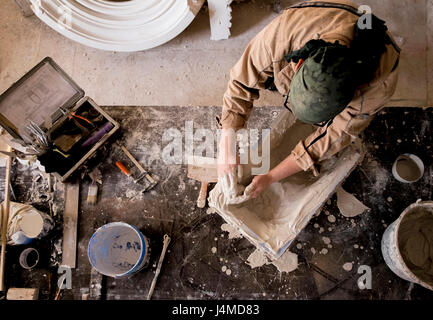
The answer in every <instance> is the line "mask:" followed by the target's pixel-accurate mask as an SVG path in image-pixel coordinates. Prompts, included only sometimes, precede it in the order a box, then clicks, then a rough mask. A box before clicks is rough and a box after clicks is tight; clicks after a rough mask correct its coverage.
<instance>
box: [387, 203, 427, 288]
mask: <svg viewBox="0 0 433 320" xmlns="http://www.w3.org/2000/svg"><path fill="white" fill-rule="evenodd" d="M421 210H422V211H421ZM424 212H425V215H426V216H429V215H432V216H433V201H423V202H420V201H418V202H416V203H414V204H411V205H410V206H409V207H407V208H406V209H405V210H404V211H403V212H402V214H401V215H400V217H399V218H398V219H397V220H396V221H394V222H393V223H392V224H390V225H389V226H388V228H387V229H386V230H385V233H384V234H383V237H382V242H381V249H382V255H383V258H384V260H385V263H386V264H387V265H388V267H389V268H390V269H391V270H392V271H393V272H394V273H395V274H396V275H398V276H399V277H400V278H402V279H404V280H407V281H410V282H414V283H417V284H420V285H421V286H423V287H425V288H427V289H430V290H433V279H427V278H425V279H423V278H421V277H420V276H417V275H416V274H415V273H414V272H413V270H412V269H411V268H410V266H409V264H408V263H406V261H407V258H405V257H404V255H403V253H402V250H401V249H402V248H401V243H400V242H399V240H401V238H400V237H399V236H400V231H401V226H402V224H405V223H406V222H408V223H411V220H409V221H408V220H407V218H408V217H411V218H412V219H418V218H421V217H422V216H423V215H424ZM415 215H416V216H415ZM418 215H419V216H418ZM405 259H406V261H405Z"/></svg>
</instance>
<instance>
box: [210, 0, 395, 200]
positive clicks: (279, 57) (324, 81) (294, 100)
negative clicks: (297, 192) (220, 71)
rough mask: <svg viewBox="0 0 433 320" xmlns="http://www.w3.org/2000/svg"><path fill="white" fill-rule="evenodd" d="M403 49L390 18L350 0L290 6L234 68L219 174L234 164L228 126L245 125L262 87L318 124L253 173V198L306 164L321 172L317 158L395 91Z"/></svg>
mask: <svg viewBox="0 0 433 320" xmlns="http://www.w3.org/2000/svg"><path fill="white" fill-rule="evenodd" d="M360 17H361V18H360ZM360 19H366V20H365V21H359V23H358V20H360ZM368 19H370V20H368ZM369 21H370V23H369ZM369 24H370V25H369ZM399 52H400V49H399V48H398V47H397V45H396V44H395V43H394V41H393V40H392V37H391V36H390V35H389V33H388V32H387V28H386V26H385V23H384V22H383V21H382V20H380V19H378V18H376V17H375V16H374V15H368V16H362V14H360V13H358V6H357V5H355V4H353V3H351V2H348V1H342V0H330V1H327V2H323V1H308V2H303V3H301V4H298V5H294V6H292V7H289V8H288V9H286V10H285V11H284V13H282V14H281V15H280V16H279V17H277V18H276V19H275V20H273V21H272V22H271V23H270V24H269V25H268V26H267V27H266V28H265V29H264V30H262V31H261V32H260V33H259V34H258V35H257V36H256V37H255V38H253V40H252V41H251V42H250V43H249V45H248V46H247V48H246V50H245V52H244V53H243V55H242V57H241V59H240V60H239V61H238V62H237V64H236V65H235V66H234V67H233V69H232V70H231V73H230V81H229V84H228V88H227V91H226V92H225V94H224V100H223V110H222V117H221V121H220V124H221V126H222V128H223V131H222V132H223V134H222V137H223V139H221V143H220V146H219V147H220V153H221V154H222V157H223V158H224V159H226V161H225V162H223V163H222V164H220V165H219V166H218V173H219V175H220V176H224V175H226V174H227V173H229V172H230V170H231V169H232V168H233V167H234V164H233V163H234V161H230V159H234V158H235V156H236V155H233V154H231V153H230V151H228V150H231V149H230V148H228V147H227V142H228V143H230V141H229V140H230V139H231V138H228V137H229V136H230V135H229V134H228V132H229V129H234V130H238V129H241V128H244V127H245V125H246V122H247V120H248V118H249V116H250V114H251V111H252V106H253V101H254V100H256V99H258V98H259V92H260V90H263V89H270V88H272V87H274V88H276V89H277V90H278V92H279V93H280V94H282V95H283V96H285V98H286V99H285V103H284V105H285V106H286V107H287V108H288V109H289V110H290V112H292V113H293V114H294V115H295V116H296V117H297V118H298V119H299V120H301V121H304V122H307V123H311V124H314V125H316V126H317V131H316V132H315V133H313V134H311V135H310V136H309V137H307V138H306V139H305V140H303V141H299V143H298V144H297V145H296V147H295V148H294V149H293V150H292V152H291V154H290V155H289V156H288V157H287V158H286V159H285V160H283V161H282V162H281V163H280V164H279V165H277V166H276V167H275V168H273V169H272V170H271V171H269V172H268V173H267V174H264V175H259V176H255V177H254V179H253V181H252V184H251V188H250V190H252V191H251V195H252V197H253V198H255V197H257V196H258V195H259V194H260V193H261V192H263V191H264V190H265V189H266V188H267V187H268V186H269V185H270V184H272V183H274V182H277V181H280V180H281V179H284V178H286V177H288V176H290V175H293V174H295V173H297V172H299V171H301V170H305V171H307V170H313V172H314V173H315V174H316V175H317V174H318V170H317V164H318V163H320V162H321V161H322V160H325V159H327V158H329V157H331V156H332V155H334V154H336V153H337V152H338V151H340V150H342V149H343V148H345V147H346V146H348V145H349V144H350V143H351V142H352V141H354V140H355V139H356V138H357V137H358V135H359V134H360V133H361V131H362V130H364V129H365V128H366V127H367V126H368V124H369V123H370V121H371V120H372V118H373V117H374V115H375V114H376V113H377V112H378V111H379V110H380V109H381V108H383V106H384V104H385V103H386V102H387V101H388V100H389V99H390V97H391V96H392V95H393V93H394V91H395V87H396V84H397V70H398V61H399Z"/></svg>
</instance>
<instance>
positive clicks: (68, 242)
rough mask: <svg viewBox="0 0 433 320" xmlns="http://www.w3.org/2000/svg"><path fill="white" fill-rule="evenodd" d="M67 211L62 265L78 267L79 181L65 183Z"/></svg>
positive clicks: (65, 213)
mask: <svg viewBox="0 0 433 320" xmlns="http://www.w3.org/2000/svg"><path fill="white" fill-rule="evenodd" d="M65 185H66V188H65V189H66V191H65V211H64V212H63V250H62V251H63V254H62V266H67V267H69V268H75V267H76V256H77V228H78V209H79V201H80V184H79V182H78V181H77V182H70V183H65Z"/></svg>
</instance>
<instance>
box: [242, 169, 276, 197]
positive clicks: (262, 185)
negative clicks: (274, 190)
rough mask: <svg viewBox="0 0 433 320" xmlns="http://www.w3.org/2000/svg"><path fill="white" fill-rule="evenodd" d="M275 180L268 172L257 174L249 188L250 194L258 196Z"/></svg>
mask: <svg viewBox="0 0 433 320" xmlns="http://www.w3.org/2000/svg"><path fill="white" fill-rule="evenodd" d="M273 182H274V181H273V180H272V178H271V177H270V176H269V175H268V174H264V175H260V176H255V177H254V179H253V181H252V182H251V186H252V187H251V188H252V189H249V192H248V193H249V194H251V198H253V199H254V198H257V197H258V196H259V194H260V193H262V192H263V191H265V190H266V189H267V188H268V187H269V186H270V185H271V184H272V183H273Z"/></svg>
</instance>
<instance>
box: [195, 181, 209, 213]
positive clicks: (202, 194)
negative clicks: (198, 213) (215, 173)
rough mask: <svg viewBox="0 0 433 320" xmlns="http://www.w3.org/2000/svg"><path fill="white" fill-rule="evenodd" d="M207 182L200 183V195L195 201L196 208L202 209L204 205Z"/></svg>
mask: <svg viewBox="0 0 433 320" xmlns="http://www.w3.org/2000/svg"><path fill="white" fill-rule="evenodd" d="M207 186H208V183H207V182H202V183H201V187H200V194H199V195H198V199H197V207H199V208H204V206H205V205H206V196H207Z"/></svg>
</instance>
